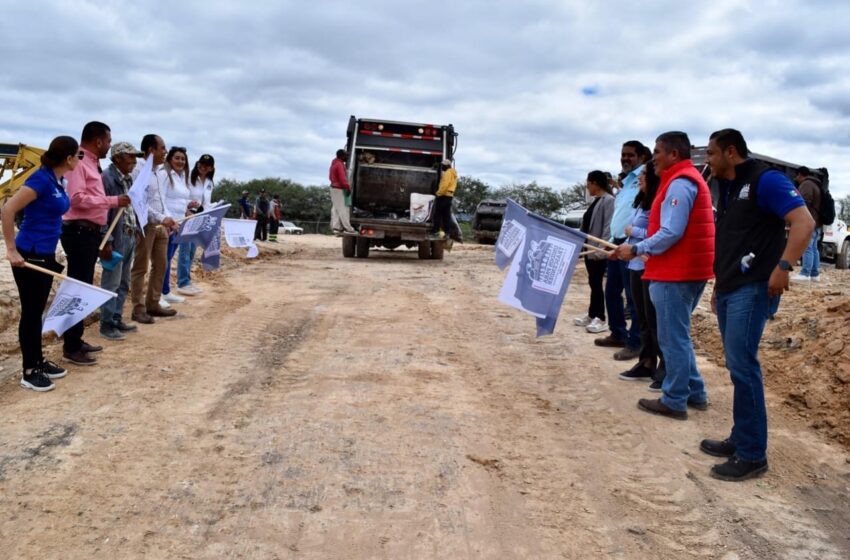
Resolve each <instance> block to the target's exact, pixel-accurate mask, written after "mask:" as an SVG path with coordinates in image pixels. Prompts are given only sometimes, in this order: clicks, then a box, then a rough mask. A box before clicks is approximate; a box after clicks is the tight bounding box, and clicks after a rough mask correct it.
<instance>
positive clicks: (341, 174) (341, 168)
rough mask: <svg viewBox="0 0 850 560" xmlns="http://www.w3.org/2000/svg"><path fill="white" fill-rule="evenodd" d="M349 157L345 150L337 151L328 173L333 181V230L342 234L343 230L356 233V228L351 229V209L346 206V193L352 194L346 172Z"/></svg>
mask: <svg viewBox="0 0 850 560" xmlns="http://www.w3.org/2000/svg"><path fill="white" fill-rule="evenodd" d="M347 155H348V154H346V153H345V150H337V151H336V157H335V158H334V160H333V161H332V162H331V168H330V171H329V172H328V175H329V178H330V181H331V229H332V230H333V231H334V233H341V232H342V231H343V230H345V231H347V232H348V233H354V228H353V227H351V221H350V217H349V208H348V206H346V205H345V193H346V191H348V192H351V185H350V184H349V183H348V173H346V171H345V158H346V156H347Z"/></svg>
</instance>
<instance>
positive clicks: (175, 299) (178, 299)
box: [162, 292, 186, 303]
mask: <svg viewBox="0 0 850 560" xmlns="http://www.w3.org/2000/svg"><path fill="white" fill-rule="evenodd" d="M162 297H163V299H164V300H165V301H167V302H168V303H183V302H184V301H186V298H184V297H183V296H178V295H177V294H172V293H171V292H168V293H167V294H165V295H164V296H162Z"/></svg>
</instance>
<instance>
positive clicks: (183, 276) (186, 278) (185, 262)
mask: <svg viewBox="0 0 850 560" xmlns="http://www.w3.org/2000/svg"><path fill="white" fill-rule="evenodd" d="M177 248H178V251H177V287H178V288H185V287H186V286H188V285H189V284H191V283H192V275H191V272H192V261H193V260H194V259H195V249H197V247H196V246H195V244H194V243H181V244H180V245H178V246H177Z"/></svg>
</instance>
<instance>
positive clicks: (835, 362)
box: [693, 271, 850, 448]
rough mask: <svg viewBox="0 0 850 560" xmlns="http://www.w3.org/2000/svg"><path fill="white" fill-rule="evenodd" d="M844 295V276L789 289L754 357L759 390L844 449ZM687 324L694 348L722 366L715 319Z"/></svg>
mask: <svg viewBox="0 0 850 560" xmlns="http://www.w3.org/2000/svg"><path fill="white" fill-rule="evenodd" d="M706 291H707V292H709V291H710V290H706ZM848 291H850V290H848V289H847V287H846V273H844V271H827V273H826V280H825V282H824V283H823V284H822V285H817V286H816V287H808V286H806V287H801V286H799V285H794V286H792V291H791V292H788V293H787V294H786V295H784V296H783V298H782V304H781V306H780V308H779V312H778V313H777V316H776V318H775V320H773V321H770V322H768V325H767V327H766V329H765V333H764V336H763V337H762V342H761V346H760V348H759V356H760V359H761V364H762V370H763V375H764V380H765V385H766V386H767V388H768V389H769V390H770V391H771V392H773V394H775V395H779V396H781V397H782V402H783V404H784V406H785V408H786V409H787V410H788V411H790V412H792V413H793V414H795V415H796V416H798V417H800V418H802V419H804V420H805V421H806V422H807V423H808V424H809V426H810V427H812V428H814V429H815V430H818V431H819V432H821V433H822V434H824V435H825V436H827V437H829V438H831V439H833V440H835V441H837V442H839V443H841V444H842V445H844V446H845V447H848V448H850V294H848ZM706 297H708V296H706ZM706 306H707V305H706ZM693 324H694V340H695V345H696V346H697V348H698V349H699V350H700V351H702V352H703V353H705V354H707V355H708V356H709V357H710V358H711V359H712V360H713V361H715V362H716V363H717V364H719V365H723V363H724V358H723V346H722V344H721V343H720V333H719V331H718V329H717V319H716V317H714V316H713V315H710V314H708V313H706V312H704V311H700V310H698V311H697V313H695V315H694V322H693Z"/></svg>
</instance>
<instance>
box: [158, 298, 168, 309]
mask: <svg viewBox="0 0 850 560" xmlns="http://www.w3.org/2000/svg"><path fill="white" fill-rule="evenodd" d="M159 306H160V307H161V308H163V309H168V308H170V307H171V304H170V303H168V302H167V301H165V296H161V297H160V298H159Z"/></svg>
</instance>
